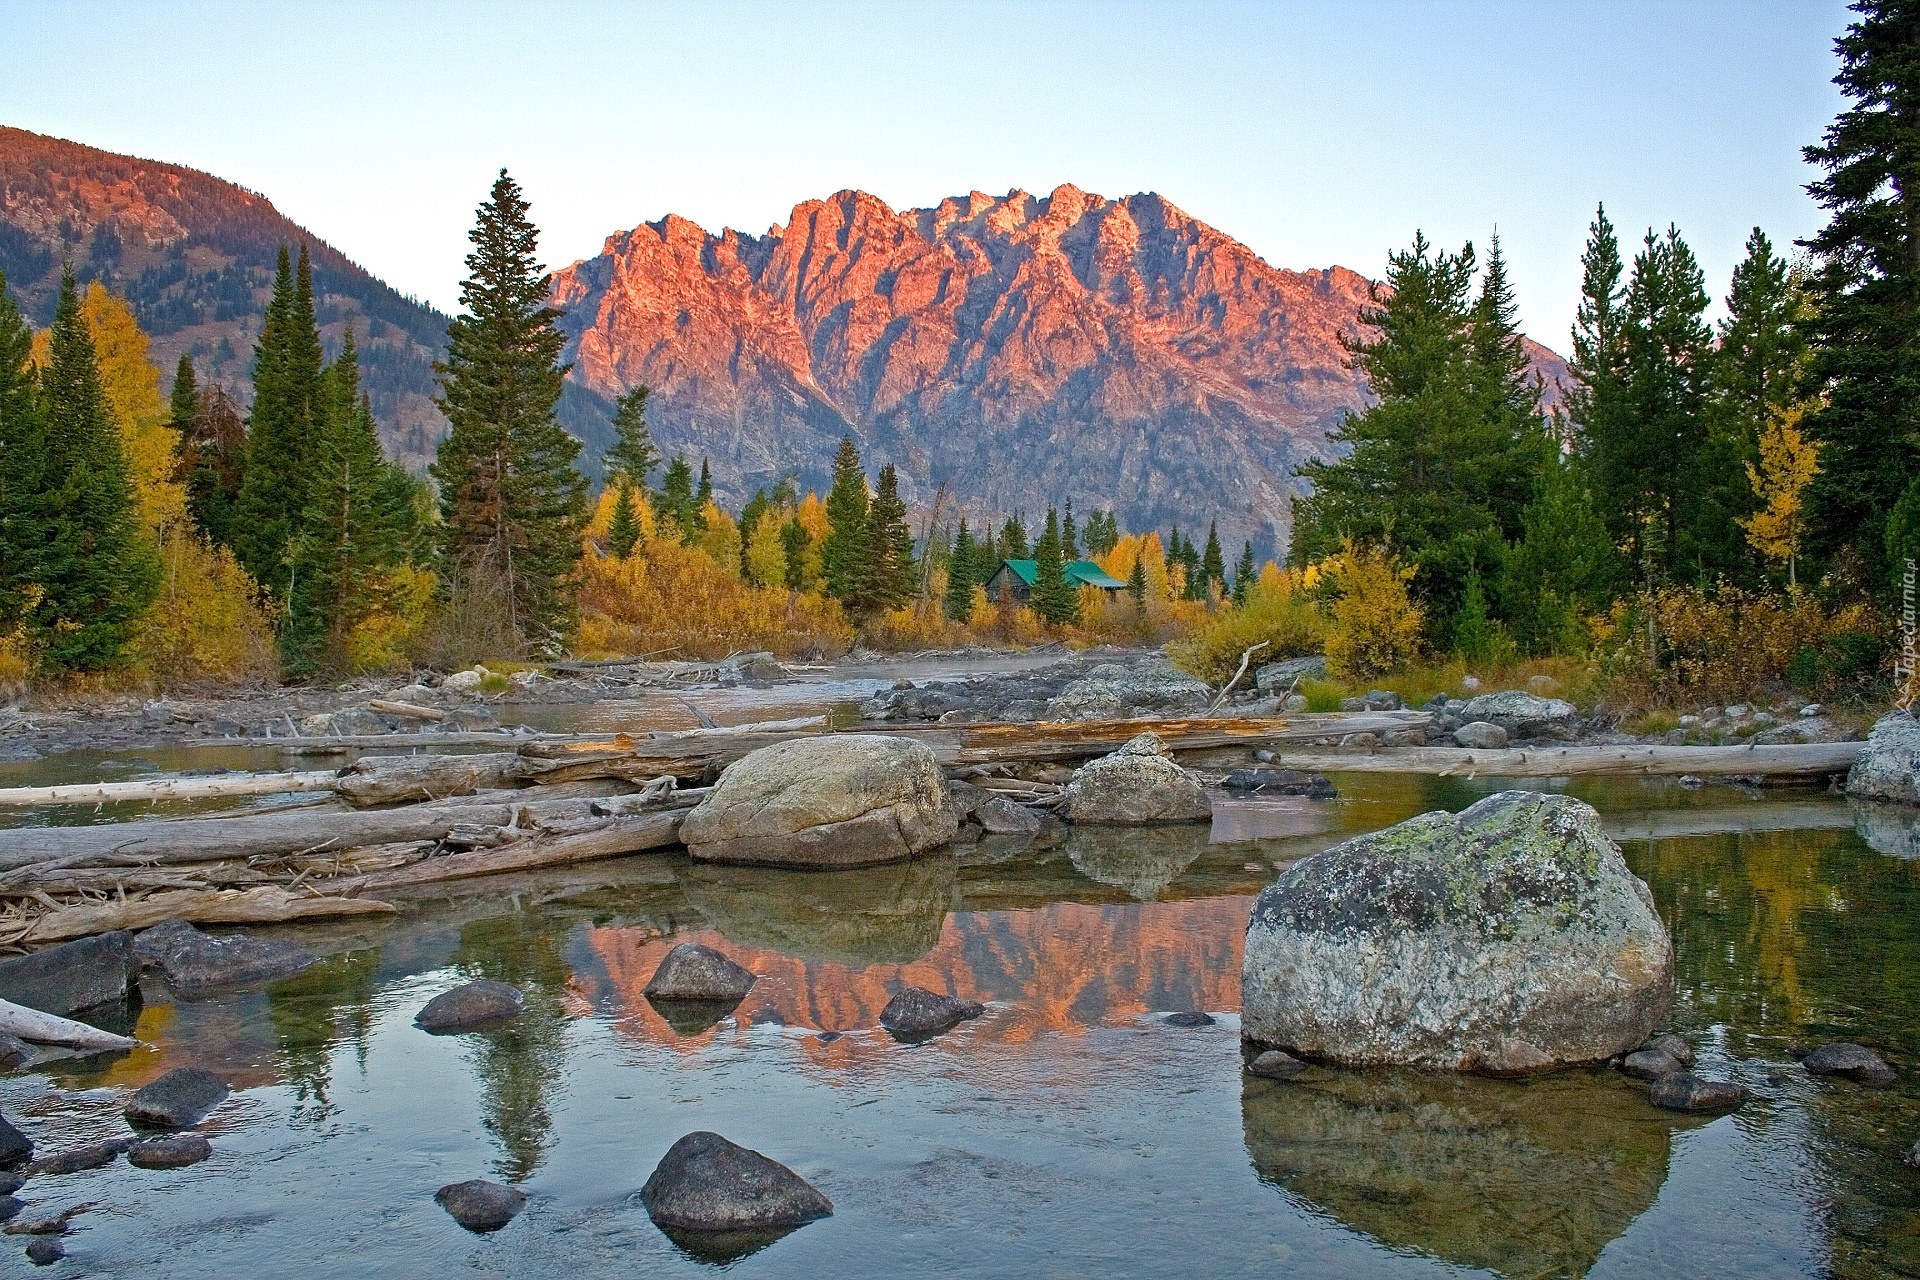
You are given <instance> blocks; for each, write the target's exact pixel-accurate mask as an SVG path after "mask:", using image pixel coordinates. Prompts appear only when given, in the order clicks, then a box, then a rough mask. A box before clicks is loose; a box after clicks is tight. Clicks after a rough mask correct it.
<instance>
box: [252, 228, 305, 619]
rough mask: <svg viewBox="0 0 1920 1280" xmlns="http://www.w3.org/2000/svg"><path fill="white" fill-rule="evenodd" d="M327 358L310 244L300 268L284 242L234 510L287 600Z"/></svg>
mask: <svg viewBox="0 0 1920 1280" xmlns="http://www.w3.org/2000/svg"><path fill="white" fill-rule="evenodd" d="M322 363H323V357H322V353H321V350H320V334H319V329H318V326H317V324H316V322H315V319H314V309H313V264H312V262H311V260H310V259H309V257H308V254H307V250H306V247H305V246H304V245H303V246H302V247H301V249H300V259H299V267H298V269H297V270H296V269H294V268H293V267H292V266H291V265H290V262H289V256H288V253H287V250H286V248H285V246H282V247H281V250H280V260H279V265H278V267H277V269H276V271H275V274H274V281H273V297H272V300H271V301H270V302H269V303H268V304H267V315H266V323H265V326H264V327H263V328H262V329H261V331H260V340H259V342H258V343H256V344H255V346H254V370H253V414H252V418H253V422H252V427H251V429H250V430H249V431H248V433H247V465H246V473H245V475H244V476H243V477H242V478H241V483H240V492H239V495H238V496H237V497H236V499H235V501H234V515H233V549H234V554H235V555H237V556H238V557H239V558H240V563H241V565H242V566H243V567H244V568H245V569H246V570H247V572H248V573H250V574H252V575H253V578H254V581H256V582H258V583H259V584H260V585H261V586H262V587H264V588H266V589H267V590H268V591H269V592H271V593H273V595H274V596H275V597H276V599H278V600H279V601H280V603H281V604H282V606H284V604H285V601H286V594H287V589H288V584H289V581H290V569H291V567H292V559H291V549H292V546H293V543H294V541H295V539H297V538H298V537H299V535H300V522H301V519H302V517H303V516H304V514H305V512H306V506H307V495H308V490H309V488H310V487H311V477H310V476H309V475H308V471H307V461H308V450H309V449H310V448H311V447H312V445H313V442H314V438H315V437H314V427H315V423H316V421H317V419H318V415H319V406H318V401H319V399H320V396H321V385H320V371H321V365H322Z"/></svg>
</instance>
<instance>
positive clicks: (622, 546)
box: [607, 476, 640, 560]
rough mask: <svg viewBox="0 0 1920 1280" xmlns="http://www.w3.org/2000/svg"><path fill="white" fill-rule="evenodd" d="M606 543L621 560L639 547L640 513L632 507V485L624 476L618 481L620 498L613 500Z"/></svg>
mask: <svg viewBox="0 0 1920 1280" xmlns="http://www.w3.org/2000/svg"><path fill="white" fill-rule="evenodd" d="M607 543H608V545H609V546H610V547H611V548H612V549H613V554H614V555H616V556H618V557H620V558H621V559H622V560H625V559H626V558H627V557H628V556H630V555H632V554H633V550H634V548H635V547H637V546H639V545H640V513H639V511H638V510H636V509H635V507H634V500H633V485H632V484H630V483H628V481H627V479H626V477H624V476H622V477H621V479H620V496H619V497H618V498H616V499H615V500H614V504H613V518H612V519H611V520H610V521H608V523H607Z"/></svg>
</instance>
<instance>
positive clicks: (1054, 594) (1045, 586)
mask: <svg viewBox="0 0 1920 1280" xmlns="http://www.w3.org/2000/svg"><path fill="white" fill-rule="evenodd" d="M1064 569H1065V559H1064V556H1063V552H1062V547H1061V539H1060V518H1059V515H1058V514H1057V513H1056V512H1055V511H1054V509H1053V508H1052V507H1048V508H1047V523H1046V526H1045V527H1044V529H1043V530H1042V532H1041V534H1040V540H1039V541H1038V542H1036V543H1034V545H1033V595H1032V596H1031V603H1032V605H1033V611H1034V612H1035V613H1037V614H1039V615H1040V620H1041V621H1043V622H1045V623H1048V624H1049V625H1051V626H1056V627H1057V626H1064V625H1066V624H1068V623H1073V622H1078V621H1079V620H1080V596H1079V593H1078V592H1077V591H1076V590H1075V589H1074V586H1073V584H1072V583H1071V582H1068V581H1067V579H1066V575H1065V573H1064Z"/></svg>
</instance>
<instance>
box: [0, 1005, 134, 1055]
mask: <svg viewBox="0 0 1920 1280" xmlns="http://www.w3.org/2000/svg"><path fill="white" fill-rule="evenodd" d="M0 1031H4V1032H6V1033H7V1034H8V1035H14V1036H19V1037H20V1038H21V1039H22V1040H26V1041H30V1042H32V1043H33V1044H58V1045H65V1046H66V1047H68V1048H70V1049H90V1050H96V1051H99V1050H106V1049H137V1048H139V1047H140V1042H139V1041H138V1040H134V1039H131V1038H129V1037H127V1036H117V1035H115V1034H113V1032H111V1031H102V1030H101V1029H100V1028H98V1027H91V1026H88V1025H87V1024H86V1023H84V1022H75V1021H74V1020H73V1019H72V1018H62V1017H59V1016H58V1015H56V1014H51V1013H42V1012H41V1011H40V1010H38V1009H29V1008H27V1006H25V1005H23V1004H15V1003H13V1001H11V1000H0Z"/></svg>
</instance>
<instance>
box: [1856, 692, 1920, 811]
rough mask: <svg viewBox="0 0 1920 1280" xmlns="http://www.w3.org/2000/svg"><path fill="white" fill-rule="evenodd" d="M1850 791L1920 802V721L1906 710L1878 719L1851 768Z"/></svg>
mask: <svg viewBox="0 0 1920 1280" xmlns="http://www.w3.org/2000/svg"><path fill="white" fill-rule="evenodd" d="M1847 794H1848V795H1850V796H1859V797H1860V798H1861V799H1863V800H1891V801H1894V802H1896V803H1898V804H1914V805H1920V723H1916V722H1915V720H1914V718H1913V717H1912V716H1910V715H1908V714H1907V713H1906V712H1904V711H1889V712H1888V713H1887V714H1886V715H1883V716H1881V717H1880V718H1879V719H1878V720H1876V721H1875V722H1874V725H1873V730H1872V732H1870V733H1868V734H1867V746H1866V749H1865V750H1864V751H1862V752H1861V753H1860V758H1859V759H1858V760H1856V761H1854V762H1853V768H1851V769H1849V770H1847Z"/></svg>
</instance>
